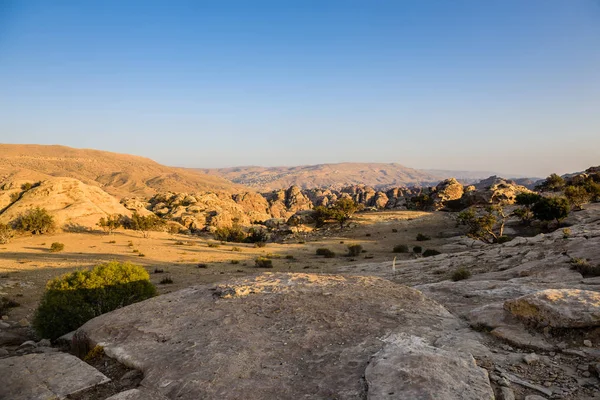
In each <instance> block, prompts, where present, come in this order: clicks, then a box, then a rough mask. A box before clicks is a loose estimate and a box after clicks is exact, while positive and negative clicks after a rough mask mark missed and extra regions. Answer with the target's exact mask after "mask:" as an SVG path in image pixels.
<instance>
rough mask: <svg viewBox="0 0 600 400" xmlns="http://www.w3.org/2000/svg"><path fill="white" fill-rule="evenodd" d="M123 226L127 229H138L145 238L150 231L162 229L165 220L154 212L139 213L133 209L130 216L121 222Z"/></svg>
mask: <svg viewBox="0 0 600 400" xmlns="http://www.w3.org/2000/svg"><path fill="white" fill-rule="evenodd" d="M122 222H123V221H122ZM123 226H124V227H125V228H127V229H133V230H136V231H139V232H141V233H142V235H143V236H144V237H145V238H147V237H148V236H149V234H150V231H159V230H162V229H163V228H164V226H165V221H163V220H162V219H160V218H159V217H157V216H156V215H154V214H150V215H140V214H138V213H137V212H136V211H134V212H133V215H132V216H131V218H130V219H129V220H125V221H124V222H123Z"/></svg>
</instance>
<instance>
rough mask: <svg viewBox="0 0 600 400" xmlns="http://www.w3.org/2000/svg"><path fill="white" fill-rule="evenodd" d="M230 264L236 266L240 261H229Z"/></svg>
mask: <svg viewBox="0 0 600 400" xmlns="http://www.w3.org/2000/svg"><path fill="white" fill-rule="evenodd" d="M231 263H232V264H233V265H237V264H239V263H240V260H231Z"/></svg>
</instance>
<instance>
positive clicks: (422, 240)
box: [417, 233, 431, 242]
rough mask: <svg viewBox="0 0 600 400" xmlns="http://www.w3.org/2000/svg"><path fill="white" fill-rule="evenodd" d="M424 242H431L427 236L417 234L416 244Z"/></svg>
mask: <svg viewBox="0 0 600 400" xmlns="http://www.w3.org/2000/svg"><path fill="white" fill-rule="evenodd" d="M426 240H431V238H430V237H429V236H427V235H423V234H422V233H419V234H417V242H424V241H426Z"/></svg>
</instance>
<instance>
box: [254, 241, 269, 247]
mask: <svg viewBox="0 0 600 400" xmlns="http://www.w3.org/2000/svg"><path fill="white" fill-rule="evenodd" d="M266 245H267V242H256V243H254V247H265V246H266Z"/></svg>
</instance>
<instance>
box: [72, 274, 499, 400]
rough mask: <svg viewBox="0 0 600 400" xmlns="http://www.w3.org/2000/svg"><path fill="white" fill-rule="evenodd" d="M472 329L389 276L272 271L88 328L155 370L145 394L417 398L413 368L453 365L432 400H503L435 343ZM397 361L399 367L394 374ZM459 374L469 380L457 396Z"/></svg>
mask: <svg viewBox="0 0 600 400" xmlns="http://www.w3.org/2000/svg"><path fill="white" fill-rule="evenodd" d="M461 328H465V326H464V324H463V323H462V322H461V321H460V320H458V319H457V318H455V317H454V316H452V315H451V314H450V313H448V311H447V310H446V309H444V307H442V306H440V305H439V304H437V303H435V302H434V301H431V300H429V299H427V298H426V297H425V296H423V295H422V294H421V293H420V292H418V291H416V290H414V289H410V288H408V287H405V286H402V285H398V284H394V283H392V282H389V281H386V280H382V279H379V278H371V277H358V276H357V277H343V276H337V275H313V274H284V273H276V274H269V273H267V274H263V275H259V276H257V277H255V278H246V279H239V280H236V281H232V282H230V283H228V284H224V285H220V286H217V287H214V286H209V285H204V286H196V287H191V288H188V289H184V290H181V291H178V292H174V293H171V294H167V295H163V296H160V297H157V298H154V299H151V300H148V301H145V302H142V303H138V304H134V305H132V306H129V307H125V308H123V309H120V310H116V311H114V312H111V313H109V314H105V315H102V316H100V317H98V318H95V319H93V320H91V321H89V322H88V323H86V324H85V325H84V326H83V327H82V328H81V329H80V331H81V332H84V333H85V334H86V335H87V337H88V338H89V340H90V343H91V345H95V344H98V345H101V346H103V347H104V351H105V353H106V354H107V355H109V356H111V357H114V358H116V359H117V360H118V361H120V362H122V363H124V364H126V365H128V366H132V367H135V368H137V369H140V370H141V371H143V372H144V380H143V381H142V386H143V388H144V390H148V391H150V392H154V393H159V394H161V395H164V396H166V397H167V398H172V399H198V398H223V399H234V398H252V399H273V398H278V399H297V398H338V399H356V398H363V397H365V396H369V398H373V399H376V398H381V396H380V394H378V393H380V392H381V390H388V389H387V388H388V387H390V385H391V386H393V390H394V393H395V395H394V396H393V397H391V398H415V397H413V395H414V394H415V393H417V392H415V390H416V389H415V387H416V386H419V384H418V383H416V382H415V383H413V384H400V383H399V382H398V379H397V378H398V377H399V376H401V375H402V374H403V372H402V370H403V369H404V370H406V369H410V368H411V366H413V365H414V364H415V363H421V362H422V363H424V364H421V365H423V368H427V366H428V365H431V366H433V365H437V363H438V362H441V361H443V362H444V365H447V366H449V365H451V366H452V368H453V372H447V373H448V374H449V375H448V376H446V377H431V380H430V382H433V383H432V384H430V385H423V388H422V389H421V390H422V393H428V395H429V396H433V397H422V398H445V399H463V398H473V399H474V398H492V395H491V393H492V391H491V388H490V386H489V381H488V379H487V374H486V373H485V371H483V370H481V369H480V368H479V367H477V366H476V365H475V363H474V361H473V359H472V357H471V356H470V355H469V354H465V353H463V354H459V353H456V352H455V351H454V350H451V349H446V350H440V349H436V348H435V346H434V342H435V341H436V340H437V339H440V338H441V337H442V336H444V333H447V332H455V331H457V330H459V329H461ZM390 334H394V335H406V337H409V338H412V339H410V340H411V343H417V342H418V344H419V346H416V345H415V346H414V347H415V349H416V348H417V347H419V349H420V353H419V354H409V353H407V351H406V348H403V347H402V346H400V347H398V343H399V342H398V341H397V340H396V339H393V338H392V339H389V340H382V339H383V338H385V337H387V336H388V335H390ZM386 343H388V344H390V343H393V344H394V346H396V347H393V348H390V347H389V346H388V345H386ZM394 349H396V350H394ZM389 357H394V360H395V365H396V367H395V368H392V369H387V368H382V366H383V365H384V364H385V363H387V362H389V361H386V359H389ZM367 365H373V367H370V368H371V369H370V370H369V373H368V375H367V380H368V386H367V385H365V382H364V380H363V376H364V374H365V368H367ZM437 368H440V367H439V366H438V367H437ZM452 374H454V375H456V376H455V377H454V378H457V379H461V383H460V384H457V385H458V386H455V387H454V388H452V385H453V383H452V379H454V378H452V376H453V375H452ZM451 378H452V379H451ZM455 383H456V382H455ZM425 386H428V387H425ZM371 387H373V388H377V389H374V392H373V393H370V389H369V388H371ZM382 388H385V389H382ZM457 389H460V390H457ZM381 393H383V392H381ZM482 395H483V397H480V396H482ZM440 396H441V397H440ZM465 396H467V397H465ZM386 398H390V397H386Z"/></svg>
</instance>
